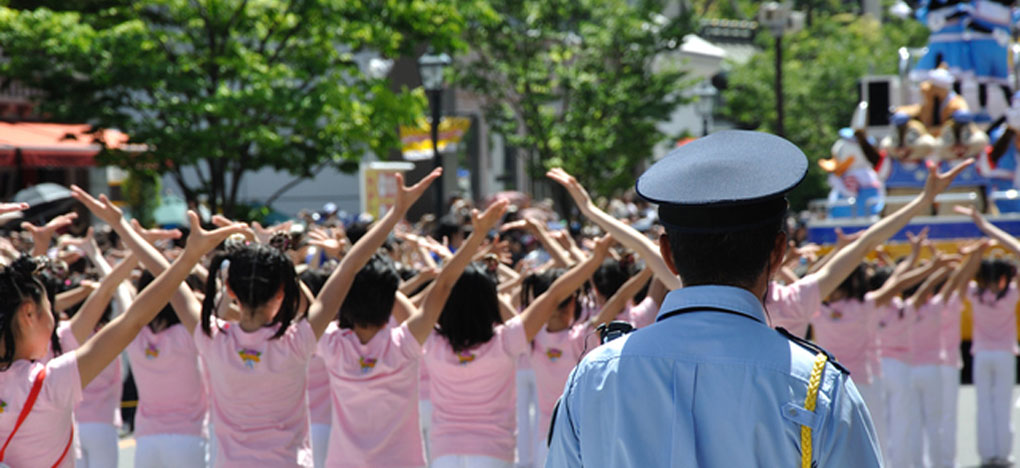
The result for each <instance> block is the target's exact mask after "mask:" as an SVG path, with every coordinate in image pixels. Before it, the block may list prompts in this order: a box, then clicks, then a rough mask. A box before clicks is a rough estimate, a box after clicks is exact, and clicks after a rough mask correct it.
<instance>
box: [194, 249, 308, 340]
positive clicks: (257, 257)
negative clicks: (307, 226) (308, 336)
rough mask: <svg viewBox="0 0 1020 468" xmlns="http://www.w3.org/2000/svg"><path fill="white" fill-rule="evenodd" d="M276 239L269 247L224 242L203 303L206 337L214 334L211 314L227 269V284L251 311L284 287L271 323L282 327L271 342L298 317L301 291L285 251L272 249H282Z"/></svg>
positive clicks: (206, 286)
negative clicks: (220, 281)
mask: <svg viewBox="0 0 1020 468" xmlns="http://www.w3.org/2000/svg"><path fill="white" fill-rule="evenodd" d="M276 237H277V236H274V240H271V241H270V244H269V245H265V244H257V243H248V242H246V241H244V240H243V238H242V239H240V240H239V239H237V238H233V237H232V238H230V239H228V240H227V242H226V243H225V249H224V250H222V251H220V252H219V253H218V254H217V255H216V256H215V257H213V260H212V263H211V264H210V265H209V271H210V274H209V279H208V281H206V285H205V300H204V301H202V331H203V332H204V333H205V334H206V335H207V336H211V334H212V330H211V327H212V315H213V312H214V311H215V310H216V309H217V306H218V304H217V303H216V297H217V294H216V293H217V288H218V280H219V277H220V273H221V270H226V274H227V279H226V283H227V285H229V286H230V289H231V290H232V291H233V292H234V294H236V295H237V300H238V302H240V303H241V305H242V306H243V307H247V308H250V309H256V308H258V307H260V306H262V305H265V304H266V303H267V302H269V301H270V300H271V299H272V298H273V297H274V296H275V295H276V293H277V291H279V290H280V288H281V287H282V288H283V302H282V303H281V304H280V310H279V311H278V312H277V313H276V315H275V316H274V317H273V320H272V321H271V322H270V323H269V324H270V325H276V324H279V325H280V328H279V330H277V331H276V333H275V334H274V335H273V336H272V338H270V339H276V338H279V337H281V336H283V334H284V333H286V332H287V328H288V327H289V326H290V324H291V322H293V321H294V319H295V317H297V313H298V304H299V294H300V289H299V286H298V276H297V273H296V272H295V270H294V263H293V262H291V260H290V258H288V257H287V255H286V254H285V253H284V252H283V251H282V250H280V249H279V248H277V247H274V246H273V245H280V246H283V245H282V244H281V242H280V241H277V240H275V239H276ZM221 300H222V298H221Z"/></svg>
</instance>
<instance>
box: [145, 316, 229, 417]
mask: <svg viewBox="0 0 1020 468" xmlns="http://www.w3.org/2000/svg"><path fill="white" fill-rule="evenodd" d="M127 355H128V361H129V362H130V363H131V373H132V375H133V376H134V378H135V386H136V387H138V411H137V412H136V413H135V436H136V437H140V436H147V435H153V434H183V435H190V436H199V437H204V436H205V435H206V433H205V417H206V414H207V413H208V410H209V401H208V395H207V393H206V385H205V382H204V379H203V375H202V371H201V369H199V363H198V362H199V361H198V350H197V349H196V348H195V340H194V339H192V337H191V335H190V334H188V330H187V328H185V327H184V325H181V324H177V325H173V326H171V327H169V328H167V329H165V330H162V331H160V332H159V333H153V332H152V329H150V328H149V327H144V328H142V331H141V332H139V333H138V336H136V337H135V339H134V340H132V341H131V344H129V345H128V347H127Z"/></svg>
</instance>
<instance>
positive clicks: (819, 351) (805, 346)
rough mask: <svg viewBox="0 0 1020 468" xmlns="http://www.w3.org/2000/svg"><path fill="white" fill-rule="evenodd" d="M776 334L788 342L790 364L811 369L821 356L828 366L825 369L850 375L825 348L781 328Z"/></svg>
mask: <svg viewBox="0 0 1020 468" xmlns="http://www.w3.org/2000/svg"><path fill="white" fill-rule="evenodd" d="M776 332H778V333H779V335H780V336H782V337H783V338H785V339H786V340H787V341H789V342H790V344H791V346H790V349H791V354H792V356H791V357H792V359H791V362H792V363H794V364H800V366H804V365H807V366H808V368H811V367H813V366H814V363H815V362H816V360H817V359H818V356H819V355H823V356H825V357H826V363H827V364H829V366H827V367H831V368H833V369H835V370H836V371H838V372H839V373H840V374H843V375H844V376H849V375H850V371H849V370H847V368H846V367H844V366H843V364H841V363H840V362H839V361H838V360H836V356H834V355H833V354H832V353H830V352H828V351H826V350H825V348H822V347H821V346H819V345H818V344H816V343H814V342H812V341H809V340H806V339H804V338H801V337H799V336H797V335H794V334H793V333H790V332H789V331H787V330H786V329H785V328H782V327H779V328H776Z"/></svg>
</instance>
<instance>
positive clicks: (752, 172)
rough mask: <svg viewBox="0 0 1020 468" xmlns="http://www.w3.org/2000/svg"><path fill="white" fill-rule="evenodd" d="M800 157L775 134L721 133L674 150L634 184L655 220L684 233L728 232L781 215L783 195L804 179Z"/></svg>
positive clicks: (805, 164)
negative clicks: (654, 209)
mask: <svg viewBox="0 0 1020 468" xmlns="http://www.w3.org/2000/svg"><path fill="white" fill-rule="evenodd" d="M807 168H808V161H807V158H806V157H805V156H804V153H803V152H802V151H801V150H800V149H799V148H797V147H796V146H794V144H793V143H790V142H789V141H786V140H785V139H783V138H780V137H778V136H775V135H770V134H768V133H761V132H750V131H744V130H727V131H721V132H716V133H713V134H711V135H709V136H706V137H702V138H698V139H697V140H694V141H692V142H690V143H687V144H686V145H683V146H681V147H679V148H676V149H674V150H673V151H671V152H670V153H669V154H667V155H666V156H665V157H663V158H662V159H661V160H660V161H659V162H657V163H655V164H654V165H652V167H650V168H649V169H648V170H647V171H645V173H644V174H642V175H641V177H640V178H639V179H638V181H637V187H636V189H637V193H638V195H640V196H641V197H642V198H644V199H646V200H648V201H650V202H652V203H656V204H658V205H659V220H660V222H661V223H662V224H663V225H664V226H666V227H667V228H671V229H674V230H680V231H685V232H705V233H712V232H732V231H740V230H745V229H750V228H753V227H756V226H761V225H763V224H765V223H768V222H770V221H774V220H776V219H777V218H778V217H780V216H782V215H783V214H785V213H786V208H787V203H786V193H787V192H789V191H790V190H791V189H793V188H794V187H796V186H797V184H799V183H800V182H801V181H802V180H804V176H805V175H806V174H807Z"/></svg>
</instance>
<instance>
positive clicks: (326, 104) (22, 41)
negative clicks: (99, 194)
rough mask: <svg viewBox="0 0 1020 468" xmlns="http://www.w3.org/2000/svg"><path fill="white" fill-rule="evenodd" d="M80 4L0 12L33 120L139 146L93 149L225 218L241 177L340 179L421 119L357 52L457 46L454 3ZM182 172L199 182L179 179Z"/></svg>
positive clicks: (414, 100) (405, 94)
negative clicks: (334, 174) (269, 172)
mask: <svg viewBox="0 0 1020 468" xmlns="http://www.w3.org/2000/svg"><path fill="white" fill-rule="evenodd" d="M16 3H25V2H16ZM50 3H54V2H50ZM58 3H59V2H58ZM14 6H19V5H14ZM87 6H88V7H87V8H82V9H80V11H59V12H55V11H52V10H49V9H45V8H38V9H31V10H22V9H15V8H2V9H0V44H3V52H4V56H5V61H3V63H0V75H2V76H4V77H6V78H11V79H15V80H18V81H21V82H23V83H25V84H27V85H29V86H32V87H34V88H36V89H39V90H41V91H42V95H41V96H40V102H39V106H40V111H41V112H42V113H43V114H44V115H47V116H49V118H51V119H52V120H56V121H68V122H88V123H89V124H91V125H93V127H94V128H96V129H101V128H117V129H120V130H123V131H124V132H125V133H127V134H128V135H130V136H131V139H132V142H138V143H142V144H145V145H147V147H148V149H149V151H148V152H146V153H144V154H128V153H125V152H122V151H117V150H112V149H107V150H106V151H104V153H103V154H102V155H101V158H102V160H103V161H104V162H107V163H111V164H116V165H119V166H122V167H125V168H127V169H129V170H134V169H138V170H144V171H156V172H158V173H161V174H165V173H169V174H171V175H172V176H173V178H174V179H175V180H176V181H177V182H178V184H180V185H181V187H182V189H183V191H184V194H185V196H186V197H187V198H188V200H189V201H194V200H196V199H197V198H198V196H199V195H203V194H204V195H206V196H208V199H209V203H210V205H211V208H212V209H213V210H214V211H226V212H228V213H229V212H231V211H232V210H233V208H234V206H235V205H237V203H238V200H237V196H238V188H239V187H240V185H241V181H242V180H243V178H244V176H245V174H246V173H248V172H250V171H253V170H257V169H261V168H266V167H271V168H274V169H278V170H284V171H287V172H290V173H291V174H293V175H295V176H298V177H308V176H311V175H313V174H314V173H315V172H317V171H318V170H319V169H321V168H322V167H324V166H327V165H332V166H335V167H338V168H340V169H342V170H348V171H352V170H355V169H356V168H357V163H358V161H359V160H360V158H361V156H362V155H363V154H365V153H366V152H367V151H372V152H374V153H375V154H379V155H384V154H387V153H388V151H389V150H391V149H393V148H395V147H397V146H398V144H399V137H398V134H397V128H398V125H399V124H401V123H411V122H413V121H414V120H415V119H416V118H417V117H419V116H420V115H422V112H423V110H424V106H425V100H424V96H423V95H422V94H421V92H420V90H416V91H408V90H406V89H403V90H400V91H398V92H394V91H392V90H391V86H390V83H389V81H388V79H387V78H386V77H380V76H373V75H372V74H371V73H368V72H366V71H365V69H366V68H367V67H365V62H366V57H367V55H366V54H367V53H375V54H377V55H378V56H380V57H386V58H398V57H401V56H409V55H413V54H414V53H415V52H416V51H418V50H419V49H420V48H422V47H423V46H424V45H425V44H426V43H427V44H431V45H433V46H434V47H436V48H437V49H441V50H452V49H455V48H458V47H461V44H462V43H461V42H460V39H459V38H460V35H461V28H462V26H463V21H462V19H461V16H460V15H459V13H458V10H457V2H455V1H454V0H363V1H351V0H260V1H248V0H139V1H134V2H124V1H120V0H110V1H105V0H90V1H89V2H87ZM368 51H371V52H368ZM187 167H191V168H194V169H195V170H196V171H197V173H198V174H199V179H200V183H198V184H196V185H192V184H189V183H187V181H186V179H185V177H184V173H183V171H184V168H187Z"/></svg>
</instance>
